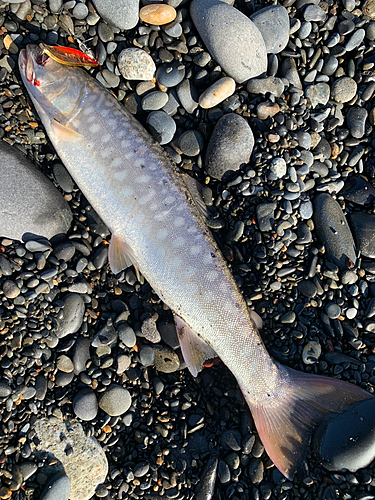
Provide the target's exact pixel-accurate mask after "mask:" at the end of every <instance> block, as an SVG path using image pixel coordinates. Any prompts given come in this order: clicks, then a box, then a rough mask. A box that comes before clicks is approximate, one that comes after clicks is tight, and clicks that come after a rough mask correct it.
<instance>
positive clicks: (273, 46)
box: [250, 5, 290, 54]
mask: <svg viewBox="0 0 375 500" xmlns="http://www.w3.org/2000/svg"><path fill="white" fill-rule="evenodd" d="M250 19H251V20H252V21H253V23H254V24H255V26H256V27H257V28H258V30H259V31H260V32H261V34H262V36H263V40H264V42H265V44H266V50H267V53H268V54H278V53H279V52H281V51H282V50H284V49H285V47H286V45H287V43H288V41H289V29H290V23H289V15H288V11H287V10H286V8H285V7H283V6H282V5H270V6H268V7H264V9H260V10H258V11H256V12H254V14H252V15H251V16H250Z"/></svg>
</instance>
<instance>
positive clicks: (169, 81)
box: [156, 60, 186, 88]
mask: <svg viewBox="0 0 375 500" xmlns="http://www.w3.org/2000/svg"><path fill="white" fill-rule="evenodd" d="M185 71H186V70H185V66H184V65H183V64H182V63H181V62H180V61H175V60H173V61H172V62H170V63H164V64H160V66H158V69H157V71H156V79H157V81H158V82H159V83H160V84H161V85H164V87H167V88H170V87H175V86H176V85H178V84H179V83H181V82H182V80H183V79H184V77H185Z"/></svg>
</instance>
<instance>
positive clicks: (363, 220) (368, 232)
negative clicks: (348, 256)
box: [349, 212, 375, 259]
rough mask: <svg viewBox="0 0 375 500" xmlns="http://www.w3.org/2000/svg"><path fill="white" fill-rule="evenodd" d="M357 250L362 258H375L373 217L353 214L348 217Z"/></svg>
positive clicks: (364, 214)
mask: <svg viewBox="0 0 375 500" xmlns="http://www.w3.org/2000/svg"><path fill="white" fill-rule="evenodd" d="M349 223H350V225H351V227H352V229H353V233H354V237H355V240H356V242H357V245H358V248H359V249H360V250H361V254H362V255H363V256H364V257H369V258H370V259H373V258H375V215H372V214H368V213H367V212H354V213H353V214H350V216H349Z"/></svg>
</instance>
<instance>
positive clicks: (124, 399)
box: [99, 384, 132, 417]
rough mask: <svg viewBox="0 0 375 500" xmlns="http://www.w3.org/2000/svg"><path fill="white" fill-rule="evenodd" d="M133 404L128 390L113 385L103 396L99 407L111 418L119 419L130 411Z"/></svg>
mask: <svg viewBox="0 0 375 500" xmlns="http://www.w3.org/2000/svg"><path fill="white" fill-rule="evenodd" d="M131 402H132V400H131V396H130V393H129V391H128V390H127V389H125V388H124V387H121V386H119V385H115V384H112V385H110V386H109V387H108V388H107V389H106V391H105V392H104V393H103V394H102V395H101V397H100V399H99V407H100V408H101V409H102V410H103V411H105V412H106V413H107V414H108V415H110V416H111V417H117V416H118V415H122V414H123V413H125V412H126V411H128V409H129V408H130V405H131Z"/></svg>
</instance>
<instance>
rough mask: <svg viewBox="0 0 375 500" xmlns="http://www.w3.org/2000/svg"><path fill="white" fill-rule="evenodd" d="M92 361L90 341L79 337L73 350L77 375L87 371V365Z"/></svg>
mask: <svg viewBox="0 0 375 500" xmlns="http://www.w3.org/2000/svg"><path fill="white" fill-rule="evenodd" d="M89 359H90V339H88V338H86V337H78V339H77V342H76V343H75V346H74V350H73V367H74V373H75V375H79V374H80V373H81V372H83V371H85V369H86V363H87V361H88V360H89Z"/></svg>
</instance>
